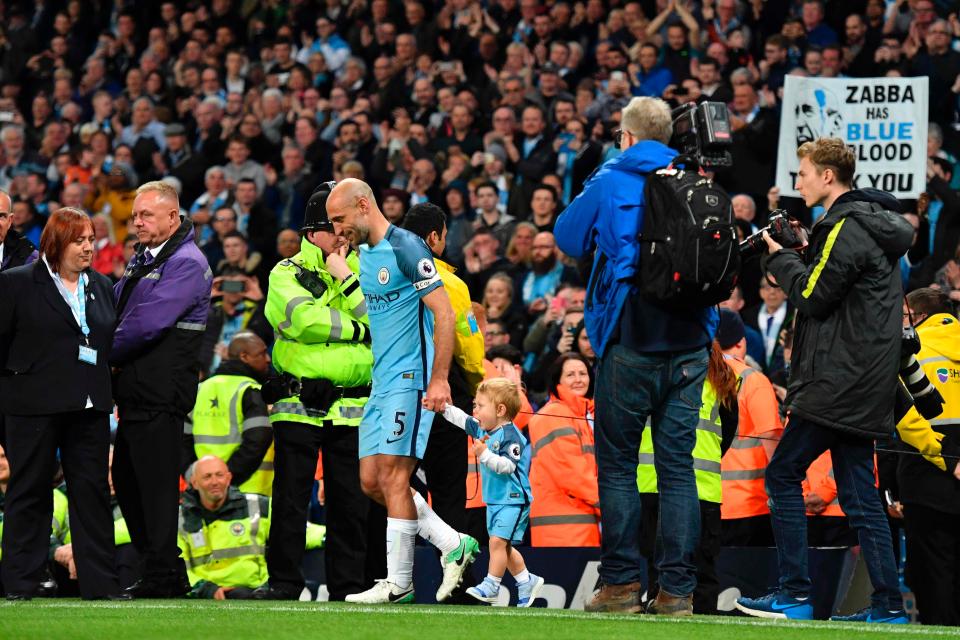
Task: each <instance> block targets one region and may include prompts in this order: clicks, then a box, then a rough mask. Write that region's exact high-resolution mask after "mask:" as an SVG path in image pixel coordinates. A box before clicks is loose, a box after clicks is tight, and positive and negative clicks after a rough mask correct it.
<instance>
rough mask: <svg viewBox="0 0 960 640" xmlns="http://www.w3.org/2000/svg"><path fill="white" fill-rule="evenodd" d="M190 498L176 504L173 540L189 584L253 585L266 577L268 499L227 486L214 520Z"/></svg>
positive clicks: (257, 585)
mask: <svg viewBox="0 0 960 640" xmlns="http://www.w3.org/2000/svg"><path fill="white" fill-rule="evenodd" d="M195 500H196V498H194V499H192V500H190V503H192V504H184V505H183V506H182V507H181V508H180V526H179V533H178V544H179V546H180V549H181V551H182V552H183V560H184V562H185V563H186V565H187V575H188V577H189V579H190V584H191V585H194V586H196V584H197V583H198V582H200V581H201V580H206V581H208V582H212V583H214V584H218V585H220V586H221V587H247V588H250V589H255V588H257V587H259V586H261V585H263V584H264V583H265V582H267V559H266V557H265V555H264V554H265V553H266V549H267V536H268V535H269V531H270V520H269V508H270V507H269V502H268V499H267V498H266V497H264V496H260V495H256V494H253V493H248V494H241V493H240V492H239V491H237V490H236V488H234V487H230V489H229V495H228V497H227V502H226V503H225V504H224V506H223V507H222V508H221V509H220V511H219V512H218V515H219V516H221V517H220V518H219V519H217V520H213V521H211V522H206V521H205V520H204V518H203V516H202V515H201V511H202V507H201V506H200V505H199V504H197V503H196V502H195Z"/></svg>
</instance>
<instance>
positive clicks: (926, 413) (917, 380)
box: [900, 327, 943, 420]
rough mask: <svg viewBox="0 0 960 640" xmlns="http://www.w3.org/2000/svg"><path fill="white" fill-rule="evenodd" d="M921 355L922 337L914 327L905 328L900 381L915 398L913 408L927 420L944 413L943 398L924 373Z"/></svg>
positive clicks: (902, 340) (902, 342)
mask: <svg viewBox="0 0 960 640" xmlns="http://www.w3.org/2000/svg"><path fill="white" fill-rule="evenodd" d="M918 353H920V336H919V335H917V330H916V329H914V328H913V327H904V328H903V335H902V336H901V339H900V380H902V381H903V385H904V386H905V387H906V388H907V391H909V392H910V395H911V396H912V397H913V406H915V407H916V408H917V412H918V413H919V414H920V415H921V416H923V417H924V418H925V419H927V420H933V419H934V418H936V417H937V416H939V415H940V414H941V413H943V396H941V395H940V392H939V391H937V388H936V387H935V386H933V384H931V382H930V380H929V378H927V374H926V373H924V372H923V368H922V367H921V366H920V362H919V361H917V354H918Z"/></svg>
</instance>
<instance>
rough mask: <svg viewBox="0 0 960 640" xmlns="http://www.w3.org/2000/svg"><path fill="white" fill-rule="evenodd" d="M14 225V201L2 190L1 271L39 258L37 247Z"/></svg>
mask: <svg viewBox="0 0 960 640" xmlns="http://www.w3.org/2000/svg"><path fill="white" fill-rule="evenodd" d="M12 226H13V202H12V201H11V200H10V195H9V194H8V193H7V192H6V191H2V190H0V271H6V270H7V269H13V268H14V267H19V266H21V265H24V264H29V263H31V262H33V261H34V260H36V259H37V248H36V247H34V246H33V243H32V242H30V240H28V239H27V238H25V237H23V236H22V235H20V234H19V233H18V232H17V230H16V229H12V228H11V227H12Z"/></svg>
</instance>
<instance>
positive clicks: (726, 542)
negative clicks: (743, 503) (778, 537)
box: [720, 514, 777, 547]
mask: <svg viewBox="0 0 960 640" xmlns="http://www.w3.org/2000/svg"><path fill="white" fill-rule="evenodd" d="M720 531H721V545H722V546H724V547H775V546H777V544H776V543H775V542H774V541H773V526H772V525H771V523H770V515H769V514H767V515H762V516H751V517H749V518H730V519H729V520H723V521H722V522H721V524H720Z"/></svg>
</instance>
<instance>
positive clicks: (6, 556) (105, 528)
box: [0, 208, 129, 600]
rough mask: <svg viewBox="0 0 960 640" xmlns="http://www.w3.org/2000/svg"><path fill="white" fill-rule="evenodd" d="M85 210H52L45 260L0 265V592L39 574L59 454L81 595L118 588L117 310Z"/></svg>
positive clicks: (18, 588)
mask: <svg viewBox="0 0 960 640" xmlns="http://www.w3.org/2000/svg"><path fill="white" fill-rule="evenodd" d="M93 246H94V235H93V225H92V223H91V221H90V218H89V217H88V216H87V214H86V213H84V212H82V211H80V210H78V209H71V208H63V209H59V210H57V211H55V212H54V213H53V215H51V216H50V219H49V220H48V222H47V225H46V227H45V228H44V230H43V235H42V236H41V238H40V253H41V259H40V260H37V261H36V262H35V263H33V264H32V265H27V266H23V267H17V268H16V269H10V270H8V271H4V272H3V273H0V413H3V414H4V415H5V417H6V423H7V434H6V438H7V442H6V447H5V448H6V453H7V459H8V461H9V463H10V484H9V486H8V488H7V494H6V500H5V502H6V504H5V512H4V535H3V575H2V579H3V585H4V588H5V590H6V592H7V599H8V600H28V599H30V598H31V597H33V595H34V594H35V593H36V590H37V587H38V586H39V584H40V582H41V580H42V578H43V576H44V566H45V563H46V561H47V553H48V543H49V538H50V520H51V516H52V512H53V499H52V491H51V489H52V487H51V480H52V479H53V476H54V472H55V470H56V462H57V461H56V454H57V450H58V449H59V450H60V459H61V463H62V465H63V472H64V476H65V479H66V482H67V491H68V495H69V498H70V502H69V505H70V528H71V536H72V542H73V553H74V562H75V565H76V569H77V578H78V580H79V584H80V595H81V597H83V598H85V599H108V598H109V599H129V596H121V595H120V593H121V592H120V587H119V585H118V584H117V576H116V570H115V568H114V555H115V550H114V544H113V516H112V513H111V510H110V492H109V487H108V484H107V473H108V456H109V451H110V422H109V416H110V412H111V411H112V410H113V400H112V394H111V388H110V365H109V363H108V361H109V355H110V353H109V350H110V345H111V342H112V340H113V328H114V322H115V315H114V310H113V291H112V289H111V287H110V280H109V279H107V278H106V276H103V275H101V274H99V273H97V272H95V271H93V270H92V269H90V262H91V260H92V259H93Z"/></svg>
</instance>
